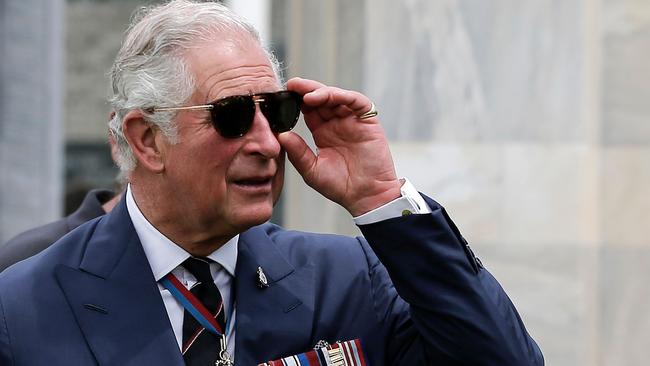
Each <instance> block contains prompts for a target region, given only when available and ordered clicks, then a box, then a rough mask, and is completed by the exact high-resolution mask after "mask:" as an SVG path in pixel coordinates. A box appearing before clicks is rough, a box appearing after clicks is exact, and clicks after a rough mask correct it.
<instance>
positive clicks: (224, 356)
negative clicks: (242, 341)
mask: <svg viewBox="0 0 650 366" xmlns="http://www.w3.org/2000/svg"><path fill="white" fill-rule="evenodd" d="M220 343H221V351H220V352H219V359H218V360H217V361H215V363H214V366H234V365H235V363H234V362H232V360H231V359H230V354H229V353H228V349H227V348H226V335H225V334H222V335H221V342H220Z"/></svg>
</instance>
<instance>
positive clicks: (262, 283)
mask: <svg viewBox="0 0 650 366" xmlns="http://www.w3.org/2000/svg"><path fill="white" fill-rule="evenodd" d="M257 286H258V287H259V288H267V287H269V281H268V280H267V279H266V275H265V274H264V270H263V269H262V267H257Z"/></svg>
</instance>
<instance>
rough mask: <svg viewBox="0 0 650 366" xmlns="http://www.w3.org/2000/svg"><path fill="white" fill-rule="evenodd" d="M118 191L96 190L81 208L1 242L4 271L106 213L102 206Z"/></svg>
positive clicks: (0, 250) (0, 248)
mask: <svg viewBox="0 0 650 366" xmlns="http://www.w3.org/2000/svg"><path fill="white" fill-rule="evenodd" d="M114 196H115V193H114V192H112V191H109V190H104V189H95V190H92V191H90V192H88V193H87V194H86V197H85V198H84V200H83V202H82V203H81V205H80V206H79V208H77V210H76V211H75V212H73V213H71V214H70V215H68V216H66V217H64V218H62V219H60V220H57V221H54V222H51V223H49V224H45V225H42V226H39V227H36V228H33V229H30V230H27V231H25V232H22V233H20V234H18V235H16V236H15V237H14V238H12V239H10V240H9V241H8V242H6V243H5V244H2V245H0V271H2V270H4V269H5V268H7V267H9V266H10V265H12V264H14V263H16V262H19V261H21V260H23V259H25V258H29V257H31V256H33V255H34V254H37V253H40V252H41V251H42V250H43V249H45V248H47V247H49V246H50V245H51V244H52V243H54V242H55V241H57V240H59V238H61V237H62V236H63V235H65V234H67V233H69V232H70V231H72V229H74V228H76V227H77V226H79V225H81V224H83V223H84V222H86V221H88V220H91V219H94V218H95V217H98V216H101V215H103V214H104V213H105V212H104V209H103V208H102V205H103V204H104V203H106V202H107V201H108V200H110V199H111V198H113V197H114Z"/></svg>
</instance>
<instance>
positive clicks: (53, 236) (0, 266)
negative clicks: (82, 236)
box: [0, 115, 123, 272]
mask: <svg viewBox="0 0 650 366" xmlns="http://www.w3.org/2000/svg"><path fill="white" fill-rule="evenodd" d="M111 118H112V115H111ZM109 142H110V145H111V156H112V157H113V160H114V161H115V159H116V153H117V151H116V145H115V139H114V138H112V137H111V138H109ZM122 180H123V178H121V175H120V176H118V177H117V183H118V185H120V186H122V185H123V182H122ZM118 191H120V190H118ZM120 197H121V193H119V194H116V193H115V192H114V191H112V190H108V189H92V190H90V191H88V192H87V193H86V194H85V196H84V198H83V201H81V204H80V205H79V206H78V207H77V209H76V210H75V211H74V212H72V213H70V214H69V215H67V216H66V217H64V218H62V219H60V220H56V221H54V222H50V223H48V224H45V225H42V226H39V227H35V228H32V229H29V230H27V231H24V232H22V233H20V234H18V235H16V236H15V237H13V238H11V239H9V240H8V241H7V242H6V243H4V244H0V272H1V271H3V270H4V269H5V268H7V267H9V266H11V265H12V264H14V263H17V262H19V261H21V260H23V259H25V258H29V257H31V256H33V255H34V254H37V253H40V252H41V251H42V250H44V249H45V248H47V247H49V246H50V245H52V244H53V243H54V242H55V241H57V240H59V239H60V238H61V237H62V236H64V235H65V234H67V233H69V232H70V231H72V230H73V229H75V228H76V227H77V226H79V225H81V224H83V223H84V222H86V221H89V220H92V219H94V218H96V217H99V216H101V215H103V214H105V213H107V212H110V211H111V210H112V209H113V207H114V206H115V205H116V204H117V202H119V200H120Z"/></svg>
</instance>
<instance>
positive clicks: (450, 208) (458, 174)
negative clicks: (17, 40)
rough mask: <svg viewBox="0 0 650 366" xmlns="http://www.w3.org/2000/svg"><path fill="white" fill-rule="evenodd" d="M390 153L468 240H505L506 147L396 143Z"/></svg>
mask: <svg viewBox="0 0 650 366" xmlns="http://www.w3.org/2000/svg"><path fill="white" fill-rule="evenodd" d="M391 152H392V153H393V156H394V159H395V166H396V169H397V172H398V175H399V176H403V177H407V178H409V180H410V181H411V182H412V183H413V184H414V185H415V187H416V188H417V189H418V190H419V191H420V192H422V193H424V194H426V195H428V196H429V197H431V198H433V199H435V200H436V201H438V202H439V203H440V204H442V205H443V206H444V207H445V209H446V210H447V212H448V213H449V215H450V216H451V217H452V218H453V219H454V221H455V222H456V224H457V226H458V227H459V228H460V231H461V232H462V233H463V236H465V238H466V239H467V240H468V241H470V242H472V243H473V242H477V241H478V242H488V243H497V242H502V241H503V233H504V231H505V227H504V226H503V224H504V221H503V218H504V211H503V209H504V206H503V198H504V197H503V193H504V156H503V154H504V149H503V148H502V147H500V146H498V145H491V144H483V145H479V144H465V145H459V144H406V143H394V144H392V145H391Z"/></svg>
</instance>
